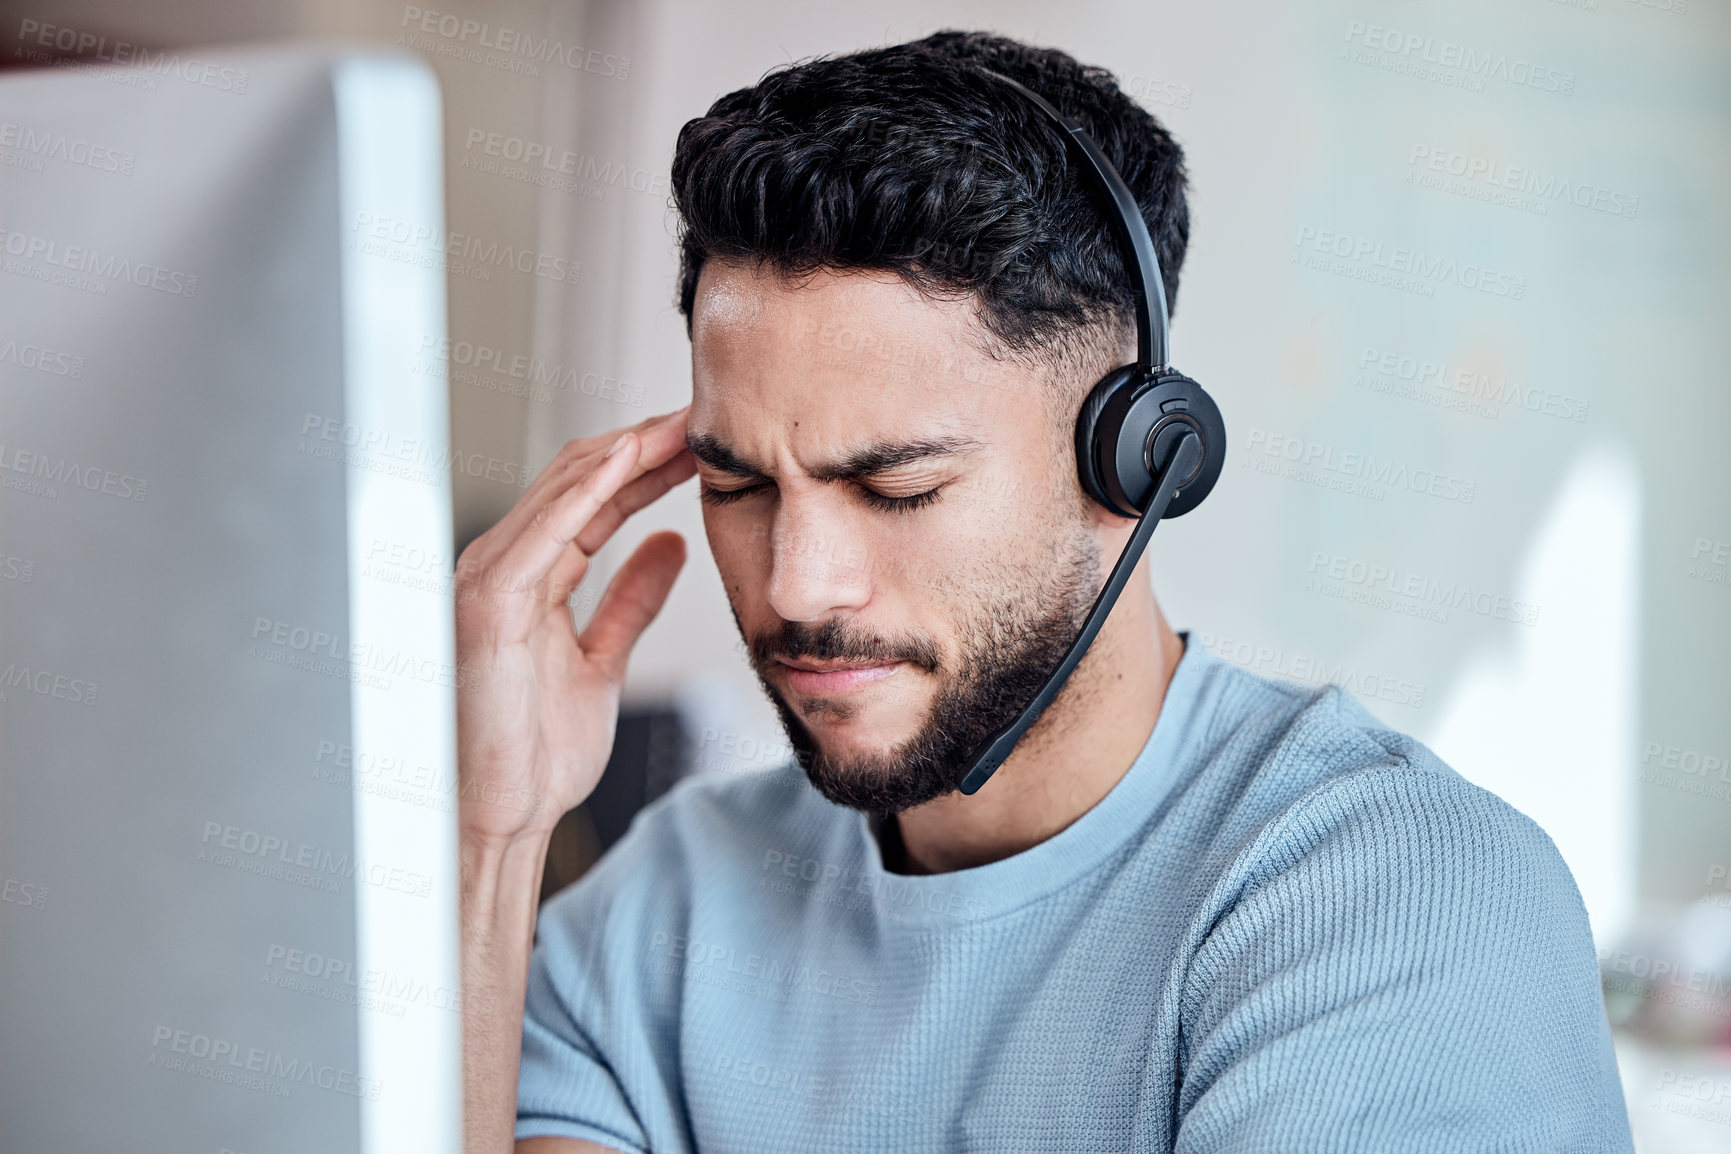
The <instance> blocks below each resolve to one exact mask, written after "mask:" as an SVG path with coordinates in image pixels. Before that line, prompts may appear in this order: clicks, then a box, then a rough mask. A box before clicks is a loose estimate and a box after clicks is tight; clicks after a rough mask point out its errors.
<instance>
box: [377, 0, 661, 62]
mask: <svg viewBox="0 0 1731 1154" xmlns="http://www.w3.org/2000/svg"><path fill="white" fill-rule="evenodd" d="M401 27H403V28H404V29H406V30H407V31H405V32H404V33H403V36H404V37H407V39H406V40H404V41H401V42H404V43H407V44H408V45H409V46H410V47H413V48H420V49H422V50H424V51H429V52H434V53H437V54H438V55H441V56H451V57H454V58H456V59H462V60H470V61H473V62H474V63H477V64H501V65H503V64H508V65H510V66H511V67H510V69H509V70H510V71H513V72H521V73H523V74H524V75H526V76H531V77H534V76H539V75H540V74H541V70H540V68H539V67H537V65H540V64H559V65H563V66H564V67H566V68H570V69H572V70H574V71H577V72H590V73H594V74H595V75H597V76H605V77H608V78H610V79H613V80H624V79H625V78H626V76H627V75H629V74H630V72H631V60H630V58H629V57H625V56H615V55H614V54H613V53H611V52H602V51H600V50H598V49H594V48H584V47H583V46H582V45H581V44H566V43H565V42H564V41H561V40H555V39H554V38H553V37H551V36H537V35H535V34H534V33H533V32H524V31H522V30H520V29H516V28H508V27H506V26H505V25H503V24H497V25H495V24H488V23H486V22H485V21H481V20H469V19H465V18H462V17H459V16H454V15H452V14H451V13H449V12H436V11H434V10H432V9H430V8H425V9H423V8H417V7H414V6H413V5H410V6H407V7H405V8H404V9H403V21H402V25H401ZM414 32H421V33H424V34H426V35H427V36H438V37H440V38H442V39H443V40H445V41H446V42H447V43H445V44H442V45H441V44H438V43H437V42H434V41H421V42H417V39H418V38H416V37H413V36H411V35H410V34H411V33H414ZM471 44H472V45H474V48H469V47H468V45H471ZM479 49H485V50H487V51H485V52H482V51H478V50H479Z"/></svg>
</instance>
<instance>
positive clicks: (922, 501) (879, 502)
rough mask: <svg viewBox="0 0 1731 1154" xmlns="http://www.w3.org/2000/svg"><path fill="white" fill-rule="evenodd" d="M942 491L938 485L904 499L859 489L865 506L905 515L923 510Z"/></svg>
mask: <svg viewBox="0 0 1731 1154" xmlns="http://www.w3.org/2000/svg"><path fill="white" fill-rule="evenodd" d="M943 491H944V487H943V486H942V485H939V486H938V487H937V488H935V489H927V490H926V491H925V492H924V493H913V494H910V495H908V496H906V497H889V496H885V495H884V494H883V493H879V492H878V491H876V490H875V489H866V488H863V487H862V488H861V489H860V493H861V494H862V495H863V496H864V497H865V502H866V504H868V505H870V506H871V507H872V508H874V509H882V510H884V511H885V512H889V513H907V512H910V511H912V510H914V509H923V508H925V507H926V506H927V505H930V504H931V503H932V502H933V501H936V500H937V499H938V494H939V493H941V492H943Z"/></svg>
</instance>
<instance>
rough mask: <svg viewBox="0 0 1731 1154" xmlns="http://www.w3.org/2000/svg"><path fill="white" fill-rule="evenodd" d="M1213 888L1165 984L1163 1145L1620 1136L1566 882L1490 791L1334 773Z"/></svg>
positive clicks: (1590, 968) (1545, 850) (1615, 1088)
mask: <svg viewBox="0 0 1731 1154" xmlns="http://www.w3.org/2000/svg"><path fill="white" fill-rule="evenodd" d="M1216 893H1217V894H1224V895H1225V896H1224V897H1221V898H1220V899H1218V901H1217V903H1216V904H1215V905H1214V907H1213V908H1216V909H1220V910H1222V911H1223V912H1222V913H1221V914H1220V915H1219V917H1218V920H1217V921H1216V922H1215V923H1214V924H1213V926H1212V927H1211V928H1210V929H1209V930H1208V931H1207V933H1206V935H1205V936H1204V937H1203V938H1202V940H1201V942H1200V945H1199V947H1198V948H1197V950H1196V952H1195V954H1194V955H1193V959H1192V964H1191V968H1190V971H1189V973H1188V974H1187V976H1186V980H1185V982H1184V987H1183V988H1184V994H1183V999H1184V1001H1183V1007H1182V1021H1183V1033H1184V1039H1185V1045H1184V1047H1183V1050H1182V1051H1181V1053H1182V1059H1181V1061H1182V1064H1181V1067H1180V1086H1179V1090H1178V1114H1177V1118H1178V1122H1177V1133H1176V1141H1175V1144H1174V1151H1175V1154H1213V1152H1221V1154H1225V1152H1229V1151H1230V1152H1232V1154H1252V1152H1259V1151H1266V1152H1268V1154H1304V1152H1307V1151H1319V1152H1320V1151H1329V1152H1331V1154H1334V1152H1341V1151H1372V1150H1374V1151H1379V1152H1380V1151H1467V1150H1473V1151H1480V1150H1493V1149H1494V1150H1498V1151H1533V1152H1538V1151H1558V1152H1562V1151H1568V1152H1570V1154H1579V1152H1583V1151H1617V1152H1626V1151H1627V1152H1632V1150H1633V1144H1632V1140H1631V1138H1630V1133H1629V1122H1628V1114H1627V1110H1626V1107H1625V1105H1624V1102H1623V1094H1622V1088H1621V1083H1620V1081H1619V1079H1618V1076H1617V1069H1616V1060H1615V1055H1614V1053H1613V1051H1612V1047H1611V1038H1610V1030H1609V1027H1608V1025H1607V1023H1606V1020H1605V1012H1604V1003H1603V1000H1602V996H1601V993H1600V989H1599V978H1598V970H1597V965H1596V957H1595V954H1594V950H1593V944H1592V936H1591V934H1590V932H1589V929H1588V924H1587V916H1586V910H1585V908H1584V907H1583V905H1582V903H1581V898H1580V894H1579V891H1578V890H1577V889H1576V888H1575V884H1574V879H1573V878H1572V877H1571V875H1570V874H1569V871H1568V867H1567V866H1566V865H1565V864H1564V862H1563V860H1562V857H1561V855H1560V854H1558V853H1557V850H1556V847H1555V846H1554V845H1553V844H1552V843H1551V840H1550V838H1548V837H1547V836H1546V835H1545V833H1544V831H1543V830H1541V829H1540V828H1539V827H1538V826H1537V825H1536V824H1535V823H1534V822H1533V821H1532V820H1530V819H1529V818H1527V817H1526V816H1524V815H1523V814H1521V813H1520V812H1519V811H1517V810H1515V809H1514V808H1513V807H1512V806H1510V805H1508V804H1507V803H1506V802H1504V801H1502V800H1501V799H1500V798H1497V797H1496V796H1495V795H1494V794H1491V793H1489V792H1488V791H1486V790H1483V789H1480V788H1478V787H1477V786H1474V785H1472V784H1470V783H1468V782H1466V781H1465V780H1464V779H1461V778H1459V777H1458V776H1456V775H1454V774H1452V773H1448V772H1447V771H1444V772H1441V773H1436V772H1428V771H1425V772H1421V771H1419V770H1416V769H1413V768H1410V767H1406V766H1401V767H1398V768H1394V767H1382V768H1379V769H1376V770H1372V771H1365V772H1362V773H1358V774H1354V775H1352V776H1350V777H1347V778H1343V779H1340V780H1338V781H1336V782H1333V783H1331V784H1330V785H1328V786H1325V787H1323V788H1321V789H1320V790H1318V791H1317V792H1315V793H1313V794H1311V795H1310V796H1309V797H1308V798H1306V799H1305V800H1304V801H1302V802H1300V803H1299V804H1298V805H1297V806H1295V807H1294V808H1293V810H1291V811H1290V812H1289V813H1288V814H1287V815H1286V816H1285V817H1283V818H1282V819H1280V820H1279V821H1277V822H1276V823H1274V824H1273V825H1271V826H1270V827H1268V828H1267V829H1265V830H1264V831H1262V834H1261V835H1260V836H1259V837H1258V838H1257V839H1256V841H1255V843H1254V844H1253V845H1252V846H1251V847H1250V848H1249V849H1247V850H1246V851H1245V852H1244V853H1243V854H1241V855H1240V856H1239V858H1238V862H1237V863H1236V864H1235V866H1234V868H1233V870H1232V871H1229V874H1228V876H1227V877H1226V878H1225V879H1223V882H1222V889H1221V890H1217V891H1216Z"/></svg>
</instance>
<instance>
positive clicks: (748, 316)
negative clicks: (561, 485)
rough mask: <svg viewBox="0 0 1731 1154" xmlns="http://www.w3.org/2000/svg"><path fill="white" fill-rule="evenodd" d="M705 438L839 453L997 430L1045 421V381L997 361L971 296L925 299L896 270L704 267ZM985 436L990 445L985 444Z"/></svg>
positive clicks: (696, 368)
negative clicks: (847, 447) (1038, 417)
mask: <svg viewBox="0 0 1731 1154" xmlns="http://www.w3.org/2000/svg"><path fill="white" fill-rule="evenodd" d="M691 342H692V343H691V349H692V411H691V429H692V431H693V432H694V433H707V434H712V435H715V436H717V437H719V438H721V439H722V440H724V441H728V442H740V441H744V440H752V439H757V438H759V437H760V436H761V435H762V434H763V433H766V432H770V431H771V430H776V431H778V435H779V436H781V437H785V438H787V439H788V440H789V441H791V442H794V443H795V448H796V451H797V449H798V447H799V444H801V443H803V444H806V445H812V446H815V445H819V444H821V445H824V446H826V447H833V446H836V445H840V444H848V443H853V442H858V441H869V440H877V439H885V438H891V437H897V438H904V437H907V436H909V435H915V436H942V435H946V434H957V433H965V434H969V435H973V436H976V437H979V438H980V439H982V440H995V439H999V438H998V437H995V436H993V434H992V430H993V429H994V428H1000V427H1002V426H1006V425H1008V424H1013V423H1015V422H1017V421H1018V420H1020V421H1021V422H1022V423H1028V420H1029V418H1030V417H1032V416H1033V414H1035V413H1037V412H1038V411H1039V409H1038V403H1039V396H1040V389H1041V387H1042V384H1041V380H1040V377H1039V374H1036V373H1035V372H1033V371H1032V370H1030V369H1029V368H1028V366H1027V365H1026V364H1023V363H1020V362H1017V361H1012V360H1008V359H1003V358H994V357H993V356H992V355H991V353H990V351H989V348H990V346H989V344H988V342H987V340H986V338H985V335H984V331H983V329H982V327H981V326H980V323H979V321H978V319H977V316H976V313H975V309H974V305H973V302H972V301H971V300H970V299H968V298H965V297H964V298H956V299H936V298H932V297H928V296H924V295H922V294H921V293H920V292H919V291H918V290H916V289H915V288H913V287H912V286H911V285H909V284H908V283H907V282H906V281H904V280H903V279H902V278H901V277H899V276H897V275H896V274H894V273H891V272H883V271H877V270H870V271H855V270H848V271H835V270H830V269H819V270H817V271H815V272H813V273H811V274H809V275H805V276H800V277H789V276H786V275H783V274H781V273H779V272H776V271H775V270H773V269H770V268H767V267H763V266H758V265H756V264H731V263H722V262H717V261H713V260H712V261H709V262H706V263H705V265H704V267H703V270H702V273H701V275H700V277H699V279H698V286H697V294H696V298H695V300H694V302H693V306H692V336H691ZM982 434H983V435H982Z"/></svg>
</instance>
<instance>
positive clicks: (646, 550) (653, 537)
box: [577, 531, 685, 682]
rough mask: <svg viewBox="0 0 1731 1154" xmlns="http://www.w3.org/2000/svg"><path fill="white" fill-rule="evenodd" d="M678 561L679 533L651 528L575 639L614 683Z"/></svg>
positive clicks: (663, 601)
mask: <svg viewBox="0 0 1731 1154" xmlns="http://www.w3.org/2000/svg"><path fill="white" fill-rule="evenodd" d="M684 564H685V538H683V537H681V536H680V535H679V534H678V533H674V532H671V531H665V532H661V533H652V534H650V535H649V536H648V537H645V538H644V539H643V544H641V545H639V546H637V551H636V552H635V553H633V554H631V556H630V557H629V558H627V559H626V562H625V564H623V565H621V566H620V567H619V572H617V573H615V574H614V575H613V580H611V581H609V582H608V583H607V591H606V592H605V593H603V594H602V595H601V604H600V605H598V606H596V608H595V616H594V617H592V618H590V620H589V624H588V626H587V627H586V628H585V629H584V630H583V632H582V633H581V634H580V635H579V636H578V638H577V644H578V646H579V647H581V648H582V650H583V653H584V656H586V657H587V658H589V659H590V660H591V661H593V662H595V663H596V664H597V665H599V666H600V667H601V669H602V670H603V672H605V673H606V675H607V676H608V677H609V678H610V679H611V680H613V681H614V682H618V681H621V680H623V679H624V677H625V662H626V659H627V658H629V657H630V656H631V647H632V646H633V645H636V644H637V638H638V637H640V636H641V635H642V633H643V630H644V629H645V628H647V627H648V625H649V623H650V622H651V621H653V620H655V615H656V614H657V613H660V612H661V607H662V605H664V604H666V602H667V594H668V592H669V591H670V590H671V589H672V588H673V580H674V578H676V577H678V576H679V570H680V568H681V566H683V565H684Z"/></svg>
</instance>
